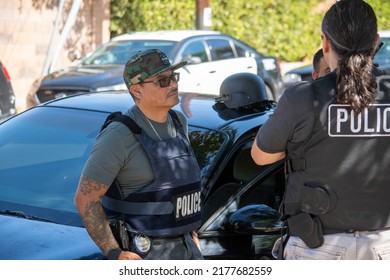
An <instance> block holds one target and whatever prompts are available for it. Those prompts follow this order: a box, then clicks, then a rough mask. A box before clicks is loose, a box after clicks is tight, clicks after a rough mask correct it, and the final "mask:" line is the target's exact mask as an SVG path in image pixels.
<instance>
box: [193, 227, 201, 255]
mask: <svg viewBox="0 0 390 280" xmlns="http://www.w3.org/2000/svg"><path fill="white" fill-rule="evenodd" d="M191 236H192V239H193V240H194V243H195V245H196V247H198V249H199V251H202V250H201V249H200V242H199V238H198V234H197V233H196V232H195V231H193V232H192V234H191Z"/></svg>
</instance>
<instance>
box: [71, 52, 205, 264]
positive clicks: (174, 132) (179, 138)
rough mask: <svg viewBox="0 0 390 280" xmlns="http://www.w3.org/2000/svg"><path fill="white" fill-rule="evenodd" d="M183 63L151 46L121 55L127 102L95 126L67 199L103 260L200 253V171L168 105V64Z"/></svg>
mask: <svg viewBox="0 0 390 280" xmlns="http://www.w3.org/2000/svg"><path fill="white" fill-rule="evenodd" d="M185 64H187V62H186V61H183V62H180V63H178V64H175V65H171V63H170V62H169V59H168V58H167V57H166V55H165V54H164V53H163V52H161V51H160V50H157V49H150V50H146V51H142V52H139V53H137V54H136V55H134V56H133V57H131V58H130V59H129V60H128V62H127V63H126V65H125V68H124V71H123V78H124V81H125V83H126V86H127V88H128V89H129V92H130V94H131V95H132V97H133V99H134V101H135V106H133V107H132V108H130V109H129V110H128V111H127V112H126V113H125V114H124V115H125V116H126V117H124V116H121V118H122V119H123V118H125V119H126V121H124V122H122V121H121V120H119V119H117V120H118V121H113V122H111V123H110V124H109V125H108V126H107V127H105V128H104V129H103V130H102V132H101V133H100V135H99V136H98V138H97V141H96V143H95V145H94V147H93V149H92V151H91V154H90V157H89V159H88V161H87V163H86V165H85V167H84V169H83V173H82V176H81V178H80V182H79V186H78V190H77V192H76V195H75V204H76V206H77V208H78V210H79V212H80V215H81V217H82V219H83V222H84V225H85V227H86V229H87V231H88V233H89V234H90V236H91V238H92V239H93V240H94V241H95V243H96V244H97V245H98V246H99V248H100V249H101V250H102V251H103V253H105V254H106V255H107V257H108V259H120V260H125V259H185V260H186V259H203V257H202V254H201V252H200V246H199V241H198V238H197V235H196V233H195V232H196V230H197V229H198V228H199V226H200V219H201V201H200V169H199V166H198V164H197V161H196V159H195V155H194V153H193V150H192V148H191V146H190V143H189V140H188V135H187V133H188V130H187V121H186V119H185V117H184V116H183V115H182V114H181V113H179V112H177V111H173V110H171V108H172V107H173V106H175V105H176V104H178V102H179V97H178V81H179V74H178V73H175V72H174V70H176V69H178V68H180V67H182V66H184V65H185ZM118 220H119V222H118ZM114 223H115V224H116V226H113V224H114ZM110 224H111V228H112V231H111V229H110ZM122 224H123V225H124V226H123V227H121V225H122ZM120 229H122V235H121V236H120V237H118V236H116V235H118V232H120ZM123 232H125V234H123ZM114 235H115V236H114ZM115 237H116V238H115ZM126 238H128V239H129V242H121V241H122V240H124V239H126Z"/></svg>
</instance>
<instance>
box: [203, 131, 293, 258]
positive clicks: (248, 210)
mask: <svg viewBox="0 0 390 280" xmlns="http://www.w3.org/2000/svg"><path fill="white" fill-rule="evenodd" d="M252 143H253V139H250V140H248V141H245V142H242V143H241V144H239V145H238V146H236V147H235V148H234V152H233V153H232V156H231V157H230V159H229V160H228V161H227V163H226V165H225V166H224V167H223V170H224V171H223V172H221V173H220V174H219V175H218V176H219V178H218V179H216V180H215V185H214V186H213V189H214V191H213V192H211V193H210V194H209V195H208V197H206V199H205V201H204V205H203V209H202V211H203V214H202V215H203V223H202V227H201V229H200V230H199V237H200V242H201V247H202V253H203V255H204V257H205V258H206V259H272V256H271V249H272V246H273V244H274V242H275V241H276V239H277V238H278V237H279V236H280V230H281V228H282V226H283V225H282V222H281V221H280V219H279V212H278V210H279V206H280V203H281V200H282V196H283V192H284V185H285V184H284V170H283V162H278V163H275V164H273V165H269V166H258V165H256V164H255V163H254V162H253V161H252V159H251V156H250V147H251V144H252Z"/></svg>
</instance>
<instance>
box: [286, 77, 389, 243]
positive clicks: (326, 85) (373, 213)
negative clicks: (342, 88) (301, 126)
mask: <svg viewBox="0 0 390 280" xmlns="http://www.w3.org/2000/svg"><path fill="white" fill-rule="evenodd" d="M377 81H378V84H379V94H378V97H377V98H376V100H375V102H374V103H373V104H372V105H371V106H369V108H367V109H365V110H364V111H363V112H362V113H361V114H359V115H356V114H355V113H354V112H353V111H352V110H351V108H350V106H348V105H341V104H337V102H336V100H335V94H336V74H335V73H331V74H329V75H327V76H326V77H324V78H322V79H320V80H316V81H314V82H312V83H307V85H306V86H305V87H306V88H305V90H307V91H310V92H311V93H312V97H313V108H312V110H313V114H312V116H313V120H312V124H313V127H312V132H311V134H310V135H309V136H308V137H307V139H306V141H305V143H304V145H301V146H300V147H298V148H297V149H296V150H293V151H290V152H289V154H288V158H287V161H286V162H287V163H286V164H287V168H286V169H287V171H288V172H287V176H286V177H287V182H286V192H285V197H284V204H283V212H284V214H285V215H286V216H287V217H290V219H289V220H290V221H289V226H292V228H295V229H297V230H298V231H299V227H300V225H299V223H300V222H302V219H300V218H299V219H295V220H294V217H298V216H304V215H298V214H302V213H308V214H310V217H312V218H316V219H318V218H319V220H320V224H321V225H322V230H323V232H324V234H328V233H336V232H345V231H347V232H348V231H351V230H375V229H383V228H387V227H390V77H389V76H380V77H377ZM297 94H300V93H299V92H297ZM308 96H310V95H308ZM317 217H318V218H317ZM302 223H306V222H302ZM310 226H313V225H310ZM314 227H315V224H314ZM297 235H298V236H299V234H297ZM309 247H310V246H309ZM313 247H316V246H313Z"/></svg>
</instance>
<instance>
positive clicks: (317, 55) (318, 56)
mask: <svg viewBox="0 0 390 280" xmlns="http://www.w3.org/2000/svg"><path fill="white" fill-rule="evenodd" d="M323 57H324V53H323V52H322V49H319V50H318V51H317V52H316V53H315V54H314V56H313V68H314V71H315V72H317V73H318V71H319V69H318V67H320V65H319V63H320V60H321V58H323Z"/></svg>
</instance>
